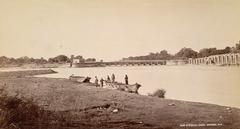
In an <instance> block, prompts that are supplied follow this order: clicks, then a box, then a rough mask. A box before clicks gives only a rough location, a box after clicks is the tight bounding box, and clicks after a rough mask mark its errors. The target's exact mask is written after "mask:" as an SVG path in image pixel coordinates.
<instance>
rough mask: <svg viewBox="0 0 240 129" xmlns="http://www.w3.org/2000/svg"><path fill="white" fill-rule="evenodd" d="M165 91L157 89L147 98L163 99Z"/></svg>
mask: <svg viewBox="0 0 240 129" xmlns="http://www.w3.org/2000/svg"><path fill="white" fill-rule="evenodd" d="M165 94H166V90H164V89H157V90H156V91H154V92H153V93H152V94H148V96H152V97H158V98H165Z"/></svg>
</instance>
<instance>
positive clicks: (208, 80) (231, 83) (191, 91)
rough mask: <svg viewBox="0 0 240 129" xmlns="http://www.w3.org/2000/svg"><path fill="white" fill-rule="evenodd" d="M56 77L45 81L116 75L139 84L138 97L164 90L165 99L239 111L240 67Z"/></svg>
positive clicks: (96, 71)
mask: <svg viewBox="0 0 240 129" xmlns="http://www.w3.org/2000/svg"><path fill="white" fill-rule="evenodd" d="M53 70H56V71H58V72H59V73H57V74H50V75H41V76H44V77H54V78H68V77H69V76H70V75H71V74H74V75H81V76H90V77H92V80H91V81H92V82H93V81H94V76H97V77H98V78H99V80H100V78H103V79H106V77H107V75H110V77H111V74H112V73H114V74H115V76H116V81H120V82H124V76H125V74H127V75H128V77H129V83H130V84H134V83H136V82H137V83H139V84H141V85H142V87H141V88H140V89H139V93H140V94H143V95H146V94H148V93H152V92H153V91H155V90H156V89H159V88H163V89H165V90H166V91H167V92H166V98H168V99H177V100H186V101H194V102H204V103H212V104H218V105H224V106H232V107H238V108H240V67H217V66H192V65H183V66H130V67H96V68H56V69H53Z"/></svg>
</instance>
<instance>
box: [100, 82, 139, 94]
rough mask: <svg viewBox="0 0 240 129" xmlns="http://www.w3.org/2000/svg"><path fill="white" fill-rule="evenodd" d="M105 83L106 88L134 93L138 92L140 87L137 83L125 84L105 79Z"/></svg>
mask: <svg viewBox="0 0 240 129" xmlns="http://www.w3.org/2000/svg"><path fill="white" fill-rule="evenodd" d="M105 84H106V86H107V88H110V89H117V90H121V91H126V92H129V93H136V94H138V89H139V88H140V87H141V85H140V84H138V83H136V84H131V85H127V84H124V83H120V82H109V81H105Z"/></svg>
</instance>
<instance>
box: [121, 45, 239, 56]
mask: <svg viewBox="0 0 240 129" xmlns="http://www.w3.org/2000/svg"><path fill="white" fill-rule="evenodd" d="M239 52H240V41H239V43H237V44H236V45H235V46H234V47H229V46H227V47H225V48H224V49H217V48H203V49H201V50H200V51H199V52H197V51H194V50H193V49H192V48H186V47H184V48H182V49H180V50H179V51H178V52H177V53H176V54H170V53H168V51H166V50H162V51H160V52H156V53H153V52H151V53H149V54H148V55H144V56H130V57H128V58H123V59H122V60H187V59H189V58H202V57H208V56H212V55H219V54H227V53H239Z"/></svg>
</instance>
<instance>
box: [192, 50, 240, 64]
mask: <svg viewBox="0 0 240 129" xmlns="http://www.w3.org/2000/svg"><path fill="white" fill-rule="evenodd" d="M188 63H189V64H196V65H201V64H205V65H208V64H213V65H239V64H240V53H229V54H221V55H212V56H208V57H203V58H195V59H192V58H190V59H189V60H188Z"/></svg>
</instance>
